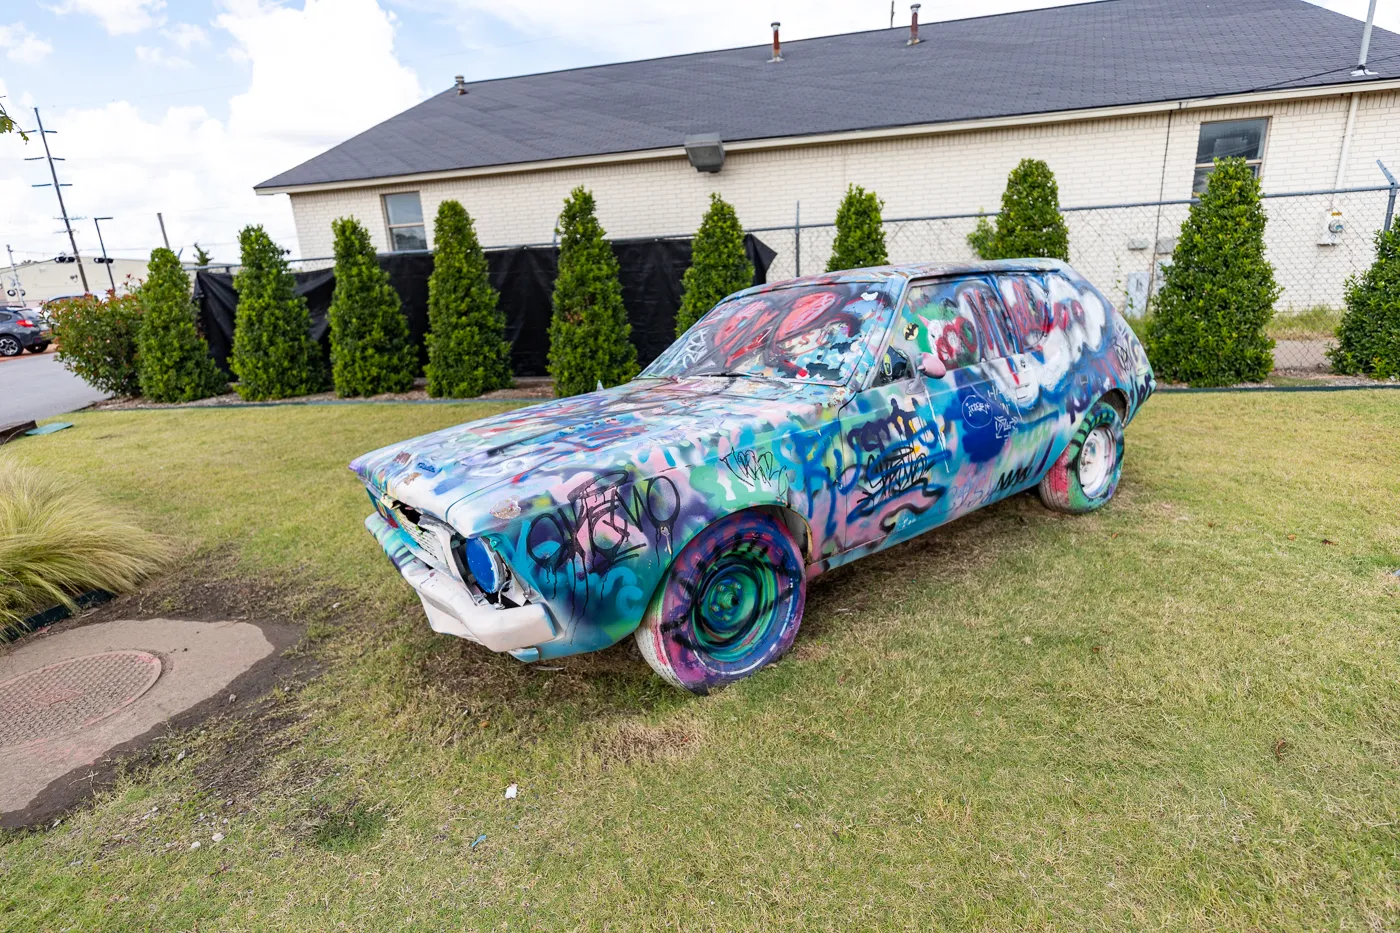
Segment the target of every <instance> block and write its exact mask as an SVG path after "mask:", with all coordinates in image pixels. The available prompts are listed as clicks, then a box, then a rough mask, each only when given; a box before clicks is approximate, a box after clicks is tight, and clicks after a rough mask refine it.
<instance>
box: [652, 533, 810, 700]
mask: <svg viewBox="0 0 1400 933" xmlns="http://www.w3.org/2000/svg"><path fill="white" fill-rule="evenodd" d="M805 571H806V568H805V566H804V562H803V559H802V548H801V547H800V546H799V545H798V543H797V540H796V539H795V538H794V537H793V534H792V532H791V531H789V530H788V528H787V526H785V525H784V524H783V523H782V522H780V521H778V520H776V519H774V518H772V517H770V516H768V515H765V514H763V513H762V512H754V511H746V512H738V513H736V514H734V515H730V516H727V517H725V518H722V519H720V520H719V521H717V522H715V523H714V524H712V525H710V526H709V527H708V528H706V529H705V530H704V531H702V532H700V533H699V534H698V535H696V536H695V537H694V538H693V539H692V540H691V541H690V543H689V544H687V545H686V546H685V547H684V548H682V549H681V552H680V554H678V555H677V556H676V559H675V562H674V563H673V564H672V565H671V569H670V570H669V571H667V573H666V577H665V578H664V579H663V580H662V581H661V585H660V586H659V587H658V588H657V592H656V595H655V596H654V597H653V598H652V601H651V605H650V606H649V607H648V608H647V612H646V616H645V617H644V618H643V620H642V624H641V625H640V626H638V628H637V632H636V639H637V645H638V646H639V647H640V648H641V649H642V656H643V657H645V658H646V659H647V663H648V664H650V665H651V666H652V669H653V670H655V671H656V672H657V673H658V674H660V675H661V676H662V677H663V678H664V679H665V680H666V681H667V682H668V683H671V684H673V685H675V686H677V687H680V688H681V689H682V690H689V691H690V692H691V693H698V694H705V693H709V692H710V691H711V690H714V689H717V688H719V687H722V686H724V685H725V684H728V683H732V682H733V681H736V680H741V679H743V678H744V677H747V676H749V675H750V674H752V673H754V672H755V671H759V670H762V669H763V668H764V666H766V665H768V664H771V663H772V662H773V661H776V660H777V659H778V658H780V657H782V656H783V655H784V654H786V653H787V651H788V649H789V648H791V647H792V642H793V639H794V638H796V637H797V629H798V626H799V625H801V624H802V607H803V605H804V604H805V602H806V596H807V585H806V572H805Z"/></svg>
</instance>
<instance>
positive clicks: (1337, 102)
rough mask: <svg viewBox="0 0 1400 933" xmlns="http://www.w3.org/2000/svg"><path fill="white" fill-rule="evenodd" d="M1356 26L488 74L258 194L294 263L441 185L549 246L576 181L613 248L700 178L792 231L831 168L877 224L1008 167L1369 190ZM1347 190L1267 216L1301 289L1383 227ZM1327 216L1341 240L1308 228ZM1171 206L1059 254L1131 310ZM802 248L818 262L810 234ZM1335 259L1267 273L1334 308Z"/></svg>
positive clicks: (1016, 17)
mask: <svg viewBox="0 0 1400 933" xmlns="http://www.w3.org/2000/svg"><path fill="white" fill-rule="evenodd" d="M1361 34H1362V24H1361V23H1359V22H1357V21H1356V20H1353V19H1350V18H1348V17H1344V16H1341V15H1340V14H1336V13H1333V12H1331V11H1329V10H1326V9H1324V8H1321V7H1319V6H1315V5H1313V4H1310V3H1306V2H1303V0H1231V2H1229V3H1222V2H1220V0H1100V2H1096V3H1085V4H1079V5H1074V6H1066V7H1057V8H1051V9H1044V10H1036V11H1028V12H1023V13H1015V14H1004V15H1000V16H989V17H981V18H976V19H966V20H955V21H950V22H942V23H934V24H924V25H923V26H922V27H920V28H919V30H918V33H917V35H918V39H919V41H918V42H917V43H915V44H910V38H911V28H910V27H909V26H901V27H899V28H896V29H893V30H876V31H872V32H862V33H852V34H846V35H838V36H830V37H825V38H819V39H808V40H802V41H798V42H791V43H785V44H783V45H782V47H781V55H780V56H778V57H780V58H781V60H780V61H774V60H772V59H773V58H774V57H775V56H774V54H773V49H772V47H771V46H768V45H764V46H753V47H747V48H739V49H731V50H725V51H718V52H707V53H700V54H694V55H681V56H673V57H668V58H661V59H652V60H647V61H638V62H628V63H622V64H615V65H605V66H598V67H592V68H580V69H573V70H569V71H561V72H552V73H547V74H540V75H530V76H524V77H518V78H505V79H499V80H494V81H484V82H477V83H471V84H466V85H462V86H459V87H457V88H452V89H449V90H447V91H444V92H442V93H441V94H438V95H436V96H434V97H431V98H429V99H428V100H426V101H424V102H423V103H422V104H419V105H418V106H416V107H414V108H412V109H410V110H408V111H406V112H405V113H403V114H400V115H399V116H396V117H394V118H392V119H390V120H388V121H386V122H384V123H382V124H380V125H378V126H376V127H373V128H371V129H370V130H368V131H366V132H365V133H362V134H360V135H359V136H356V137H354V138H353V139H350V140H348V141H346V142H344V143H342V144H341V145H339V146H337V147H335V148H333V149H331V150H330V151H328V152H326V153H323V154H322V155H320V156H317V157H315V158H313V159H311V160H310V161H308V162H306V163H304V164H302V165H300V166H297V167H295V168H293V169H291V170H289V171H287V172H284V173H283V174H281V175H278V176H276V177H275V178H272V179H269V180H268V181H265V182H263V183H262V184H260V185H258V186H257V191H258V192H259V193H261V194H269V195H270V194H280V193H286V194H288V195H289V196H290V198H291V204H292V209H293V212H294V215H295V218H296V224H297V233H298V239H299V242H300V248H301V255H302V256H308V257H309V256H328V255H329V254H330V252H331V230H330V223H331V221H332V220H333V219H334V218H336V217H340V216H345V215H354V216H356V217H358V218H360V219H361V220H362V221H364V222H365V223H366V224H367V225H368V227H369V229H370V231H371V233H372V235H373V237H374V238H375V242H376V244H377V245H378V246H379V247H380V248H381V249H384V250H393V249H396V248H397V249H404V248H413V247H423V246H431V233H432V229H431V219H432V215H433V213H434V211H435V210H436V209H437V205H438V203H439V202H440V201H442V200H443V199H446V198H455V199H457V200H460V201H461V202H462V203H463V204H465V205H466V207H467V209H468V210H469V211H470V212H471V213H472V215H473V217H475V218H476V221H477V226H478V231H479V233H480V236H481V238H482V242H483V243H486V244H495V245H507V244H522V243H541V242H545V243H547V242H549V241H550V239H551V236H552V232H553V227H554V222H555V217H556V215H557V214H558V211H559V207H560V205H561V203H562V201H563V199H564V197H565V195H566V194H567V193H568V191H569V190H570V189H571V188H572V187H574V186H575V185H578V184H584V185H587V186H588V187H589V188H591V189H592V190H593V192H594V193H595V195H596V196H597V201H598V208H599V215H600V219H601V220H602V223H603V225H604V227H605V228H606V229H607V231H608V233H609V235H611V236H616V237H632V236H665V235H674V234H685V233H688V232H690V231H693V230H694V229H695V227H696V226H697V225H698V223H699V221H700V217H701V214H702V213H703V211H704V209H705V205H706V203H707V198H708V195H709V193H710V192H711V191H718V192H720V193H721V194H722V195H723V196H724V197H725V198H726V199H728V200H729V201H731V202H732V203H733V204H734V205H735V207H736V208H737V210H738V212H739V216H740V218H741V220H742V221H743V223H744V224H745V226H746V227H748V228H750V229H763V228H781V227H790V226H791V225H792V224H793V223H794V215H795V213H796V211H797V204H798V202H800V203H801V208H800V210H801V217H802V221H803V222H804V223H811V222H826V221H830V220H831V219H832V218H833V217H834V215H835V212H836V206H837V203H838V202H839V200H840V198H841V196H842V194H843V193H844V192H845V189H846V186H847V184H849V183H855V184H859V185H864V186H865V187H867V188H871V189H874V190H875V191H876V192H878V194H879V195H880V197H881V198H882V199H883V200H884V202H885V216H886V217H887V218H899V217H927V216H931V215H940V216H941V215H956V214H970V213H974V212H977V211H980V210H995V209H996V208H997V206H998V204H999V200H1000V195H1001V190H1002V188H1003V186H1004V183H1005V179H1006V175H1007V172H1009V171H1010V169H1011V168H1012V167H1013V166H1014V165H1015V164H1016V163H1017V162H1018V161H1019V160H1020V159H1022V158H1024V157H1035V158H1040V159H1044V160H1045V161H1046V162H1048V163H1049V164H1050V167H1051V168H1052V169H1053V170H1054V172H1055V174H1056V177H1057V178H1058V180H1059V185H1060V198H1061V203H1062V204H1063V205H1065V206H1070V207H1072V206H1087V205H1106V204H1120V203H1139V202H1156V201H1160V200H1168V201H1170V200H1179V199H1185V198H1189V197H1190V196H1191V194H1192V192H1193V190H1197V189H1199V188H1200V187H1201V186H1202V185H1203V184H1204V177H1205V174H1206V173H1207V172H1208V171H1209V165H1210V160H1211V158H1212V157H1213V156H1215V155H1227V154H1229V155H1243V156H1245V157H1246V158H1248V159H1249V160H1250V161H1251V164H1253V165H1254V166H1256V170H1257V171H1258V173H1259V176H1260V178H1261V181H1262V184H1263V187H1264V190H1265V191H1266V192H1269V193H1284V192H1305V191H1324V190H1331V189H1338V188H1346V187H1356V186H1373V185H1379V184H1384V183H1385V182H1384V178H1383V176H1382V175H1381V172H1380V170H1379V168H1378V167H1377V166H1376V161H1377V159H1381V160H1384V161H1386V162H1388V163H1389V164H1390V165H1391V166H1393V167H1396V168H1400V36H1397V35H1395V34H1393V33H1390V32H1387V31H1385V30H1380V29H1377V30H1375V31H1374V34H1373V36H1372V39H1371V43H1370V56H1369V63H1370V72H1371V73H1369V74H1361V75H1357V74H1353V72H1354V70H1355V69H1356V61H1357V53H1358V50H1359V48H1360V46H1361V39H1362V35H1361ZM702 134H717V135H718V137H719V140H720V143H721V145H722V148H723V161H722V167H720V168H719V170H718V171H700V170H698V169H697V167H696V166H695V165H694V164H693V162H694V161H697V160H698V161H699V162H700V163H701V166H700V167H709V168H713V167H714V166H713V165H710V166H705V165H704V164H703V159H704V154H703V153H701V152H699V151H698V150H699V148H700V147H699V146H698V145H695V144H697V143H699V142H701V140H698V139H696V138H695V137H700V136H701V135H702ZM687 137H691V138H692V139H691V142H692V149H693V150H696V151H694V152H691V153H688V151H687V149H686V145H685V143H686V139H687ZM692 157H693V158H692ZM1314 202H1315V203H1314ZM1358 203H1359V202H1358ZM1379 203H1381V204H1382V205H1383V204H1384V197H1381V198H1380V202H1379ZM1366 204H1367V206H1366V208H1365V210H1364V211H1363V212H1362V213H1364V214H1365V216H1356V217H1351V216H1347V213H1346V210H1345V208H1346V205H1343V204H1341V203H1339V202H1338V200H1337V199H1336V198H1329V197H1326V196H1323V197H1322V198H1321V199H1320V200H1319V199H1316V198H1314V201H1310V202H1307V204H1306V206H1303V205H1302V202H1298V204H1297V205H1295V206H1297V207H1299V208H1300V209H1301V210H1303V211H1305V212H1306V218H1305V219H1304V220H1302V221H1299V220H1297V219H1295V220H1294V221H1293V222H1291V223H1289V224H1288V225H1286V226H1278V225H1275V226H1276V229H1271V232H1270V236H1271V241H1270V249H1271V251H1273V252H1276V253H1278V254H1279V255H1285V254H1286V255H1287V256H1289V262H1290V263H1291V264H1293V265H1296V266H1298V268H1299V269H1300V270H1301V269H1306V271H1307V273H1308V275H1309V276H1310V277H1311V278H1312V279H1316V278H1317V272H1318V269H1319V268H1324V267H1326V266H1327V265H1328V264H1329V263H1331V264H1334V265H1335V264H1339V263H1341V262H1342V261H1343V260H1342V259H1340V258H1339V257H1340V256H1342V255H1343V253H1342V252H1341V251H1339V250H1337V249H1336V247H1337V246H1339V245H1341V246H1345V245H1346V244H1347V243H1348V242H1350V241H1352V240H1354V241H1355V242H1354V243H1353V244H1352V245H1354V246H1359V247H1360V248H1361V249H1362V250H1364V249H1365V248H1366V247H1365V244H1367V243H1369V239H1370V236H1371V234H1372V232H1373V231H1374V230H1375V229H1376V227H1377V226H1378V225H1379V223H1380V217H1379V216H1377V217H1371V216H1370V214H1372V213H1375V211H1374V210H1373V209H1372V207H1371V206H1370V204H1371V202H1370V201H1367V202H1366ZM1333 212H1336V214H1337V216H1338V217H1339V218H1340V219H1341V220H1342V222H1343V227H1344V230H1343V231H1342V232H1341V233H1326V232H1325V228H1326V226H1327V223H1328V218H1329V217H1331V216H1332V214H1333ZM1184 213H1185V207H1184V206H1181V207H1179V209H1166V210H1156V211H1147V212H1141V213H1140V219H1137V220H1134V221H1132V222H1131V223H1130V224H1129V225H1128V226H1125V227H1123V228H1122V229H1121V230H1120V229H1117V228H1115V229H1114V230H1113V232H1112V234H1111V235H1109V234H1105V233H1104V231H1103V229H1102V227H1103V225H1102V224H1098V226H1097V227H1096V228H1095V229H1089V226H1092V225H1094V224H1095V223H1096V221H1095V219H1094V216H1093V215H1083V216H1079V217H1076V215H1074V214H1073V213H1071V214H1070V215H1069V221H1070V229H1071V244H1072V252H1073V245H1074V244H1075V243H1076V241H1077V240H1080V241H1083V242H1087V240H1083V239H1082V237H1090V236H1096V237H1098V238H1099V239H1100V240H1102V239H1104V238H1105V237H1106V236H1107V237H1108V238H1109V239H1111V240H1112V242H1110V243H1108V244H1106V246H1105V247H1104V248H1103V249H1101V250H1099V251H1098V252H1096V253H1095V254H1094V255H1093V257H1088V256H1086V257H1084V258H1081V257H1079V256H1077V255H1076V256H1074V257H1072V258H1074V260H1075V262H1076V263H1078V264H1080V265H1081V266H1084V265H1088V266H1092V267H1094V268H1086V269H1085V271H1086V272H1087V273H1089V274H1090V275H1091V276H1093V277H1095V278H1096V280H1099V281H1103V282H1105V284H1108V283H1110V282H1116V283H1117V285H1118V288H1119V292H1120V295H1121V294H1122V293H1123V291H1124V289H1126V290H1127V292H1128V295H1129V301H1130V303H1131V293H1132V286H1133V283H1132V282H1131V281H1129V280H1131V279H1132V278H1133V275H1132V274H1126V273H1125V271H1124V270H1125V269H1130V268H1140V267H1142V266H1143V265H1144V262H1145V261H1150V260H1145V259H1144V257H1145V256H1146V255H1147V254H1148V253H1155V252H1157V251H1159V250H1164V251H1169V246H1170V239H1169V237H1170V235H1171V234H1174V232H1175V228H1176V225H1179V223H1180V220H1181V217H1183V216H1184ZM1295 213H1297V211H1295ZM424 218H426V222H424ZM1149 218H1150V219H1149ZM970 223H971V221H969V222H968V225H967V229H970ZM1138 227H1141V228H1142V229H1138ZM1076 233H1079V234H1081V235H1082V237H1076ZM762 236H763V238H764V239H765V240H766V241H767V242H769V243H770V244H771V245H773V246H774V247H775V248H777V249H778V250H779V253H780V259H779V261H778V263H777V264H776V265H775V271H776V272H778V273H779V274H782V273H783V272H786V273H787V274H792V273H793V272H796V271H797V269H796V267H795V262H794V260H795V258H796V257H795V256H793V255H792V254H793V253H794V252H795V250H794V245H795V244H794V242H793V238H792V235H791V232H790V230H788V231H785V230H778V229H774V230H770V232H768V233H765V234H762ZM1281 238H1288V242H1281V241H1280V239H1281ZM1164 239H1165V240H1166V243H1165V246H1164V245H1162V241H1163V240H1164ZM802 249H803V250H804V252H803V255H802V259H801V265H802V271H805V272H812V271H816V270H818V269H820V268H821V267H822V266H823V265H824V263H825V260H826V255H827V254H826V253H825V252H824V250H826V249H829V238H828V239H826V240H822V239H820V238H816V239H814V240H813V241H811V242H805V241H804V243H803V246H802ZM968 255H970V253H969V251H968V248H967V246H966V244H965V242H962V235H961V233H959V235H958V236H956V237H950V238H946V239H945V240H944V241H942V242H938V243H933V242H928V241H926V240H919V239H918V238H913V237H911V238H909V241H908V242H892V245H891V259H892V260H895V261H902V260H914V259H955V258H960V257H965V256H968ZM1347 255H1350V256H1352V257H1353V258H1352V259H1350V260H1348V261H1349V262H1351V263H1352V264H1354V263H1355V259H1354V257H1355V255H1356V253H1355V252H1352V253H1349V254H1347ZM1276 264H1277V263H1276ZM1345 271H1346V270H1345V269H1339V270H1338V274H1337V275H1335V276H1331V277H1329V278H1327V279H1326V281H1327V282H1329V283H1331V284H1329V285H1328V286H1327V287H1326V289H1324V290H1326V291H1328V292H1329V293H1328V294H1320V293H1319V294H1313V293H1312V292H1314V291H1317V289H1316V288H1313V287H1312V286H1308V285H1305V284H1304V283H1303V282H1302V281H1301V280H1299V281H1297V282H1292V283H1291V282H1290V278H1289V277H1290V275H1292V274H1293V273H1291V272H1290V271H1289V270H1288V269H1284V268H1281V269H1280V278H1281V280H1282V281H1283V284H1284V285H1285V287H1286V288H1288V289H1289V292H1287V293H1286V294H1289V293H1291V299H1292V300H1291V303H1292V304H1293V305H1294V306H1296V307H1302V306H1306V305H1309V304H1312V303H1317V302H1320V301H1335V300H1336V298H1337V296H1336V295H1334V294H1330V292H1332V291H1335V290H1336V285H1337V283H1340V281H1341V279H1342V278H1344V275H1343V274H1342V273H1343V272H1345ZM1300 274H1301V273H1300ZM1135 275H1137V276H1138V277H1139V278H1141V276H1142V273H1135ZM1294 278H1297V276H1296V275H1295V276H1294ZM1138 284H1139V285H1140V284H1141V283H1140V281H1139V283H1138ZM1310 288H1311V289H1312V290H1311V291H1310V290H1309V289H1310Z"/></svg>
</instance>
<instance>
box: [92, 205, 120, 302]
mask: <svg viewBox="0 0 1400 933" xmlns="http://www.w3.org/2000/svg"><path fill="white" fill-rule="evenodd" d="M111 219H112V218H110V217H94V218H92V225H93V226H94V227H96V228H97V245H98V246H99V247H100V248H101V250H102V264H103V265H105V266H106V267H107V281H108V282H110V283H112V294H113V295H115V294H116V293H117V280H116V279H115V278H113V277H112V260H110V259H108V258H107V244H106V243H103V242H102V221H104V220H111Z"/></svg>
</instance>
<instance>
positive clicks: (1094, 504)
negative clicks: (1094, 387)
mask: <svg viewBox="0 0 1400 933" xmlns="http://www.w3.org/2000/svg"><path fill="white" fill-rule="evenodd" d="M1122 473H1123V416H1122V415H1120V414H1119V413H1118V409H1116V408H1114V407H1113V406H1112V405H1110V404H1109V403H1108V402H1106V401H1104V400H1103V399H1099V401H1098V402H1097V403H1095V405H1094V407H1093V408H1091V409H1089V413H1088V414H1087V415H1086V416H1085V417H1084V420H1083V421H1082V422H1080V424H1079V430H1078V431H1076V432H1075V433H1074V437H1073V439H1071V440H1070V442H1069V446H1068V447H1066V448H1065V450H1064V453H1062V454H1060V459H1058V460H1056V461H1055V464H1054V466H1052V467H1050V470H1049V472H1047V473H1046V474H1045V476H1044V477H1042V478H1041V480H1040V501H1041V502H1043V503H1045V507H1046V508H1048V509H1053V510H1054V511H1056V512H1068V513H1070V514H1074V515H1078V514H1082V513H1084V512H1092V511H1094V510H1095V509H1098V508H1102V507H1103V506H1104V505H1105V504H1107V503H1108V500H1109V499H1112V498H1113V494H1114V493H1115V492H1116V491H1117V490H1118V478H1119V477H1120V476H1121V475H1122Z"/></svg>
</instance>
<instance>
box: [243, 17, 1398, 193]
mask: <svg viewBox="0 0 1400 933" xmlns="http://www.w3.org/2000/svg"><path fill="white" fill-rule="evenodd" d="M907 37H908V27H907V24H906V25H905V26H901V27H898V28H896V29H879V30H875V31H872V32H858V33H848V34H845V35H839V36H827V37H824V38H819V39H803V40H798V41H793V42H785V43H783V58H784V61H783V62H781V63H777V64H770V63H769V61H768V58H769V54H770V51H771V49H770V47H769V46H767V45H762V46H748V47H746V48H740V49H727V50H724V51H719V52H700V53H696V54H691V55H676V56H672V57H669V58H654V59H649V60H647V61H638V62H623V63H620V64H615V65H599V66H595V67H590V68H574V69H571V70H568V71H555V72H549V73H547V74H536V75H525V76H523V77H518V78H500V79H497V80H493V81H479V82H475V83H472V84H470V85H468V87H469V88H470V93H469V94H466V95H458V94H457V93H456V92H455V91H453V90H447V91H444V92H443V93H441V94H438V95H436V96H434V97H430V98H428V99H427V100H425V101H424V102H423V103H421V104H419V105H418V106H416V107H413V108H411V109H409V110H406V111H404V112H403V113H401V114H399V115H398V116H396V117H393V118H392V119H389V120H386V121H384V122H383V123H380V124H379V125H378V126H375V127H373V128H371V129H369V130H367V131H365V132H363V133H361V134H360V135H358V136H355V137H353V138H352V139H349V140H347V141H345V142H343V143H341V144H340V145H338V146H336V147H335V148H334V149H331V150H330V151H328V152H325V153H322V154H321V155H319V156H316V157H315V158H313V159H311V160H309V161H307V162H304V163H302V164H301V165H298V166H297V167H296V168H294V169H291V170H290V171H287V172H283V173H282V174H281V175H278V176H276V177H275V178H270V179H268V180H267V181H265V182H263V183H262V184H260V185H258V186H257V187H258V188H273V187H281V186H293V185H312V184H324V183H327V182H332V183H333V182H341V181H351V180H356V179H369V178H383V177H387V176H394V175H409V174H415V173H418V172H436V171H446V170H452V169H463V168H475V167H480V166H489V165H509V164H514V163H520V162H536V161H541V160H545V159H559V158H567V157H571V156H592V155H601V154H604V153H614V152H633V151H638V150H645V149H661V148H668V147H674V146H679V145H680V144H681V142H682V140H683V138H684V137H685V136H686V135H687V134H691V133H704V132H718V133H719V134H720V136H721V137H722V138H723V139H724V140H725V141H726V142H734V141H738V140H745V139H765V138H773V137H786V136H808V135H812V134H817V133H832V132H841V131H846V130H862V129H875V128H883V127H894V126H909V125H915V124H929V123H946V122H952V121H959V120H972V119H981V118H988V117H1002V116H1013V115H1020V114H1034V113H1047V112H1053V111H1063V110H1083V109H1088V108H1095V107H1110V106H1117V105H1125V104H1139V103H1149V102H1153V101H1164V100H1179V99H1183V98H1201V97H1214V96H1219V95H1225V94H1240V93H1245V92H1249V91H1260V90H1270V89H1279V88H1294V87H1298V88H1302V87H1315V86H1318V85H1329V84H1340V83H1345V82H1348V81H1350V80H1352V79H1351V78H1350V72H1351V70H1352V68H1353V67H1355V65H1356V57H1357V52H1358V50H1359V49H1360V45H1361V24H1360V23H1359V22H1357V21H1356V20H1354V19H1351V18H1349V17H1345V16H1342V15H1341V14H1338V13H1333V12H1331V11H1329V10H1326V9H1324V8H1322V7H1319V6H1315V5H1313V4H1311V3H1306V2H1304V0H1100V2H1097V3H1084V4H1078V5H1074V6H1062V7H1053V8H1050V9H1043V10H1032V11H1027V12H1024V13H1009V14H1003V15H1000V16H986V17H979V18H976V19H964V20H954V21H951V22H941V23H925V24H922V25H921V26H920V37H921V38H922V39H923V40H924V41H923V42H921V43H920V44H918V45H915V46H906V45H905V39H906V38H907ZM1370 65H1371V69H1372V70H1373V71H1375V72H1377V74H1378V75H1379V76H1380V77H1382V78H1393V77H1396V76H1400V36H1397V35H1396V34H1395V33H1391V32H1387V31H1385V30H1383V29H1377V30H1375V31H1374V33H1373V35H1372V39H1371V53H1370Z"/></svg>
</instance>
